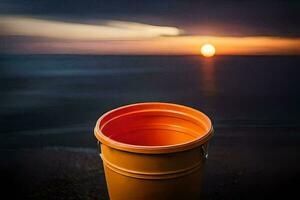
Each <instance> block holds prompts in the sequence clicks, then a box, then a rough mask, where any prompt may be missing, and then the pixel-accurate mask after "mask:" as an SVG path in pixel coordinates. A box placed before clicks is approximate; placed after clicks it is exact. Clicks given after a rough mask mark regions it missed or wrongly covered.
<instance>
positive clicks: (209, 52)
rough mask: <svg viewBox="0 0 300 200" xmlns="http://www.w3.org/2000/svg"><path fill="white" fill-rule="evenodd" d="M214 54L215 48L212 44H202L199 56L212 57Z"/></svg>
mask: <svg viewBox="0 0 300 200" xmlns="http://www.w3.org/2000/svg"><path fill="white" fill-rule="evenodd" d="M215 53H216V48H215V47H214V46H213V45H212V44H203V45H202V47H201V54H202V55H203V56H204V57H212V56H214V55H215Z"/></svg>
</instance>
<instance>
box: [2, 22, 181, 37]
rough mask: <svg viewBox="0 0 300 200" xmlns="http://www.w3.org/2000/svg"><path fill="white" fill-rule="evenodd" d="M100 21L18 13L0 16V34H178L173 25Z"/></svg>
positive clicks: (144, 35) (108, 35)
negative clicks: (60, 19) (58, 19)
mask: <svg viewBox="0 0 300 200" xmlns="http://www.w3.org/2000/svg"><path fill="white" fill-rule="evenodd" d="M101 23H102V24H99V25H94V24H83V23H70V22H62V21H54V20H45V19H38V18H32V17H21V16H0V28H1V29H0V36H1V35H2V36H30V37H42V38H54V39H64V40H81V41H83V40H85V41H91V40H141V39H147V38H155V37H159V36H177V35H179V34H180V32H181V31H180V30H179V29H178V28H176V27H168V26H154V25H149V24H143V23H136V22H127V21H101Z"/></svg>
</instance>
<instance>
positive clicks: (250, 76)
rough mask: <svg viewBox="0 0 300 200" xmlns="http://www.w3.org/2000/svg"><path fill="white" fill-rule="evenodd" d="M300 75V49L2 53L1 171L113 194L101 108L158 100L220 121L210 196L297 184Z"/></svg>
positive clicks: (42, 193) (44, 188)
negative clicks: (100, 129) (100, 135)
mask: <svg viewBox="0 0 300 200" xmlns="http://www.w3.org/2000/svg"><path fill="white" fill-rule="evenodd" d="M299 75H300V56H215V57H213V58H202V57H200V56H108V55H105V56H100V55H1V56H0V88H1V90H0V92H1V98H0V118H1V127H0V130H1V131H0V132H1V135H0V138H1V139H0V154H1V164H0V170H1V174H2V176H3V177H2V178H4V179H2V180H6V181H7V184H6V185H7V186H6V187H7V191H10V190H11V188H12V187H13V186H14V185H18V186H19V188H20V192H19V193H18V194H16V193H15V195H17V197H23V198H28V199H41V198H43V199H73V198H74V199H103V200H104V199H107V198H108V196H107V193H106V185H105V181H104V177H103V171H102V165H101V161H100V158H99V157H98V155H97V149H96V140H95V139H94V136H93V128H94V125H95V122H96V120H97V118H98V117H99V116H100V115H101V114H103V113H104V112H106V111H108V110H110V109H113V108H116V107H118V106H122V105H127V104H131V103H137V102H157V101H159V102H170V103H178V104H183V105H186V106H190V107H193V108H196V109H199V110H201V111H203V112H204V113H206V114H207V115H208V116H209V117H210V118H211V119H212V121H213V125H214V127H215V136H214V139H213V141H212V142H211V145H210V156H209V160H208V161H207V167H206V171H207V173H206V174H207V175H206V177H205V183H204V188H203V197H204V198H205V199H241V198H242V199H247V198H249V199H250V198H252V197H255V196H257V195H258V194H260V193H261V194H262V195H263V196H262V197H266V198H268V197H273V196H272V195H275V194H274V192H271V191H274V190H275V191H276V190H279V188H280V189H281V191H284V193H285V194H286V193H288V194H292V190H291V188H293V187H292V186H294V185H295V184H296V183H297V182H298V181H299V175H300V166H299V161H298V160H300V117H299V115H300V83H299V82H300V79H299ZM282 185H284V186H282ZM290 190H291V191H290ZM249 193H250V194H249ZM276 195H277V196H278V195H279V196H280V194H278V193H276ZM71 197H72V198H71Z"/></svg>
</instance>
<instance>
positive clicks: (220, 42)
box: [0, 16, 300, 55]
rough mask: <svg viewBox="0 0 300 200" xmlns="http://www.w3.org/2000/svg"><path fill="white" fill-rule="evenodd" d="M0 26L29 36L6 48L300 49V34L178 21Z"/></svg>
mask: <svg viewBox="0 0 300 200" xmlns="http://www.w3.org/2000/svg"><path fill="white" fill-rule="evenodd" d="M0 27H2V29H0V30H1V31H0V35H2V36H25V37H28V38H29V39H28V40H25V41H21V42H14V44H11V46H10V48H7V49H6V50H7V51H10V52H16V53H72V54H158V55H160V54H171V55H173V54H200V47H201V45H202V44H204V43H212V44H213V45H214V46H215V47H216V54H219V55H260V54H264V55H265V54H271V55H275V54H280V55H283V54H284V55H286V54H287V55H292V54H296V55H300V38H280V37H263V36H261V37H257V36H253V37H217V36H197V35H195V36H185V35H180V33H181V32H182V31H181V30H179V29H178V28H176V27H166V26H153V25H149V24H142V23H135V22H124V21H105V23H103V22H102V24H101V25H90V24H80V23H67V22H59V21H50V20H42V19H35V18H28V17H25V18H24V17H15V16H2V17H0ZM166 36H168V37H166ZM30 38H31V39H34V38H42V39H40V40H38V41H37V40H30ZM49 38H50V39H49Z"/></svg>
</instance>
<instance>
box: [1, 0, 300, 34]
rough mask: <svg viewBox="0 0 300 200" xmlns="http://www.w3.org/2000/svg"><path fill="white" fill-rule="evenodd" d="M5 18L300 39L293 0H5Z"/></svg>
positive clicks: (299, 13) (299, 11)
mask: <svg viewBox="0 0 300 200" xmlns="http://www.w3.org/2000/svg"><path fill="white" fill-rule="evenodd" d="M0 14H9V15H29V16H37V17H42V18H50V19H57V20H65V21H84V22H87V23H89V22H90V23H95V22H96V21H97V20H99V19H115V20H127V21H136V22H143V23H151V24H155V25H167V26H177V27H179V28H181V29H184V30H185V31H186V34H189V35H190V34H191V35H192V34H211V35H229V36H230V35H232V36H252V35H262V36H283V37H300V1H288V0H281V1H280V0H254V1H243V0H240V1H233V0H231V1H220V0H219V1H216V0H215V1H214V0H205V1H201V0H181V1H174V0H173V1H171V0H151V1H142V0H135V1H134V0H129V1H124V0H119V1H113V0H84V1H76V0H48V1H45V0H1V1H0Z"/></svg>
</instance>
